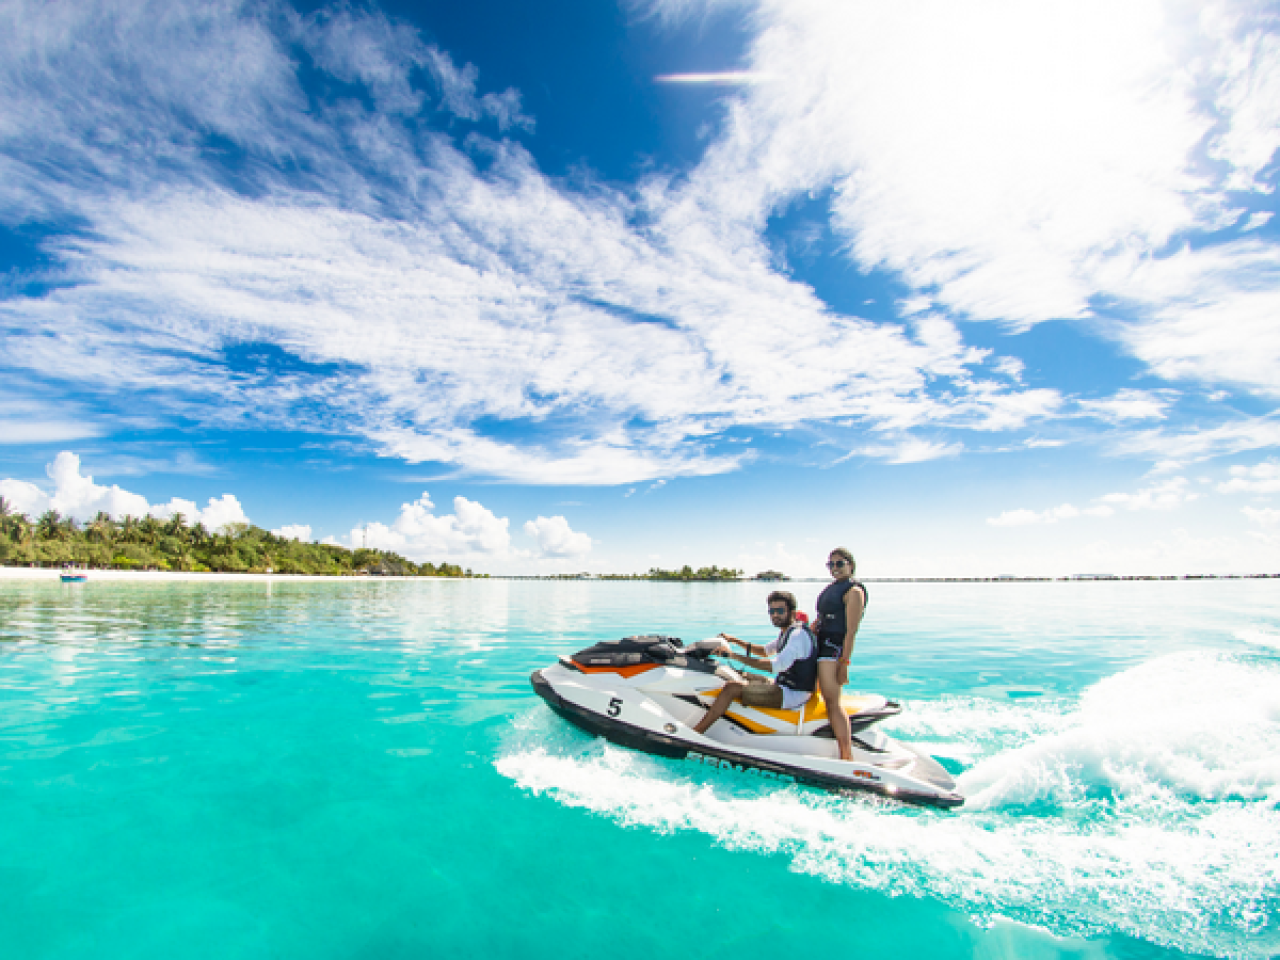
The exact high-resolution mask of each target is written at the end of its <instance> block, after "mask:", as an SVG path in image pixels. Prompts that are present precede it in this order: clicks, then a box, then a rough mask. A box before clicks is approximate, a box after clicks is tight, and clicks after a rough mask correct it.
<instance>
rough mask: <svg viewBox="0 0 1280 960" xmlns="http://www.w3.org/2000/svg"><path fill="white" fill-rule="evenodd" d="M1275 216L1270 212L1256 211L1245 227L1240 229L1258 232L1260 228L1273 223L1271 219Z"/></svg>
mask: <svg viewBox="0 0 1280 960" xmlns="http://www.w3.org/2000/svg"><path fill="white" fill-rule="evenodd" d="M1273 216H1275V214H1274V213H1273V212H1272V211H1270V210H1258V211H1255V212H1254V213H1252V214H1251V215H1250V216H1249V219H1248V220H1247V221H1245V224H1244V226H1243V227H1241V228H1240V229H1241V230H1257V229H1258V228H1259V227H1265V226H1266V225H1267V224H1268V223H1270V222H1271V218H1272V217H1273Z"/></svg>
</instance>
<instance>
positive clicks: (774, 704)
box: [716, 664, 782, 710]
mask: <svg viewBox="0 0 1280 960" xmlns="http://www.w3.org/2000/svg"><path fill="white" fill-rule="evenodd" d="M716 676H717V677H719V678H720V679H721V680H723V681H725V683H743V684H746V689H745V690H743V691H742V693H741V695H739V697H738V699H739V700H740V701H742V702H743V703H744V704H746V705H747V706H748V707H769V708H770V709H773V710H781V709H782V688H781V687H780V686H778V685H777V684H776V683H774V682H772V681H771V680H766V679H765V678H764V677H762V676H760V675H759V674H758V673H745V674H744V673H739V672H738V671H737V670H735V669H733V667H727V666H725V665H724V664H721V665H720V666H718V667H716Z"/></svg>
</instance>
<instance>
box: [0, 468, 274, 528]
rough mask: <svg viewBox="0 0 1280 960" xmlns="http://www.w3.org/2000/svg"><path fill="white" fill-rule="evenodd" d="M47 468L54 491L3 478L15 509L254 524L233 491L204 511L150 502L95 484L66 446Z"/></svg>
mask: <svg viewBox="0 0 1280 960" xmlns="http://www.w3.org/2000/svg"><path fill="white" fill-rule="evenodd" d="M45 472H46V473H47V474H48V476H49V479H50V480H51V481H53V488H52V490H51V491H50V490H46V489H44V488H41V487H39V486H37V485H36V484H34V483H27V482H25V481H23V480H15V479H12V478H9V479H5V480H0V496H3V497H4V498H5V499H6V500H8V501H10V503H12V504H13V506H14V509H16V510H17V511H18V512H20V513H26V514H29V515H30V516H33V517H35V516H38V515H40V514H42V513H44V512H45V511H46V510H56V511H58V512H59V513H61V514H63V515H64V516H71V517H75V518H76V519H78V520H88V519H90V518H92V517H94V516H95V515H97V514H98V513H99V512H102V513H107V514H110V515H111V516H112V517H114V518H115V519H117V520H118V519H120V518H121V517H124V516H133V517H144V516H147V515H148V514H150V515H151V516H153V517H157V518H159V519H162V520H163V519H168V518H170V517H172V516H173V515H174V514H175V513H181V514H182V515H183V516H184V518H185V519H186V521H187V522H188V523H191V524H195V523H203V524H204V525H205V526H206V527H207V528H209V529H210V530H217V529H219V528H220V527H222V526H224V525H225V524H228V523H248V522H249V518H248V517H247V516H246V515H245V512H244V509H243V508H242V507H241V506H240V501H239V500H237V499H236V497H235V495H233V494H230V493H227V494H224V495H223V496H221V497H217V498H214V497H210V498H209V503H208V506H206V507H205V508H204V509H203V510H201V509H200V508H199V507H198V506H197V505H196V504H195V502H194V501H192V500H182V499H179V498H177V497H175V498H174V499H172V500H170V501H169V502H168V503H164V504H154V505H153V504H149V503H148V502H147V499H146V497H143V496H141V495H140V494H136V493H130V492H129V491H128V490H125V489H123V488H122V487H120V486H118V485H116V484H112V485H111V486H109V487H105V486H102V485H100V484H96V483H94V482H93V477H91V476H89V475H87V474H82V473H81V472H80V458H79V457H78V456H77V455H76V454H74V453H71V452H70V451H67V450H64V451H63V452H61V453H59V454H58V455H57V456H56V457H54V459H53V462H52V463H50V464H49V465H48V466H47V467H46V468H45Z"/></svg>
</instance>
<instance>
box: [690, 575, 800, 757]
mask: <svg viewBox="0 0 1280 960" xmlns="http://www.w3.org/2000/svg"><path fill="white" fill-rule="evenodd" d="M769 619H770V620H772V621H773V625H774V626H775V627H777V628H778V631H779V633H778V639H776V640H771V641H770V642H769V643H767V644H765V645H764V646H763V647H761V646H757V645H755V644H752V643H747V642H746V641H744V640H739V639H738V638H737V637H731V636H729V635H728V634H725V633H722V634H720V636H721V637H723V638H724V639H725V640H726V641H728V643H725V644H722V645H721V647H720V650H719V651H717V652H719V653H720V654H721V655H722V656H725V657H731V658H736V659H737V660H738V662H739V663H744V664H746V665H747V666H749V667H755V668H756V669H757V670H768V671H770V672H774V673H776V674H777V679H776V680H774V681H773V682H769V681H765V682H758V683H748V682H747V681H746V680H745V679H744V678H743V677H742V676H741V675H739V674H737V673H735V672H734V671H732V670H728V669H727V668H724V669H725V670H726V672H727V673H728V674H729V675H730V676H731V677H732V678H733V679H731V680H729V681H728V682H727V683H726V684H725V685H724V689H722V690H721V691H720V694H719V696H717V697H716V701H715V703H713V704H711V706H710V707H709V708H708V709H707V713H706V716H704V717H703V718H702V719H701V720H699V721H698V724H697V726H695V727H694V728H693V729H694V730H695V731H696V732H697V733H706V732H707V731H708V730H710V729H711V725H712V724H713V723H715V722H716V721H717V720H719V719H720V718H721V717H723V716H724V712H725V711H726V710H728V709H729V704H731V703H732V702H733V701H734V700H735V699H737V698H739V697H741V698H742V702H743V703H744V704H746V705H747V706H749V707H773V708H775V709H779V708H781V709H784V710H794V709H796V708H797V707H799V706H801V705H803V704H804V703H805V701H807V700H808V699H809V697H811V696H812V695H813V689H814V687H815V686H816V685H817V682H818V645H817V643H815V642H814V639H813V634H812V633H810V632H809V627H808V626H807V625H806V624H804V623H801V622H799V621H798V620H797V619H796V598H795V596H794V595H793V594H790V593H787V592H786V591H783V590H775V591H774V592H773V593H771V594H769ZM729 643H736V644H738V645H739V646H741V647H742V648H743V653H741V654H735V653H734V652H733V650H732V649H731V648H730V647H729ZM717 673H719V671H717ZM753 679H754V678H753Z"/></svg>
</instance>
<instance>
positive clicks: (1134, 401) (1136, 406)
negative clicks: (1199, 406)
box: [1076, 389, 1172, 423]
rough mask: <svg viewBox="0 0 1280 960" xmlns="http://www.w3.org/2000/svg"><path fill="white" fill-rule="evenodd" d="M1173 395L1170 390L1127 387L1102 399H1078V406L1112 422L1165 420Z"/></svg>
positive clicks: (1083, 410) (1092, 415)
mask: <svg viewBox="0 0 1280 960" xmlns="http://www.w3.org/2000/svg"><path fill="white" fill-rule="evenodd" d="M1171 399H1172V397H1171V396H1170V395H1169V392H1168V391H1162V392H1159V393H1156V392H1153V391H1150V390H1132V389H1125V390H1120V391H1118V392H1117V393H1116V394H1115V396H1112V397H1108V398H1106V399H1102V400H1078V401H1076V406H1077V407H1079V408H1080V410H1081V411H1082V412H1083V413H1085V414H1086V415H1088V416H1091V417H1097V418H1099V419H1101V420H1106V421H1108V422H1110V423H1122V422H1125V421H1128V420H1163V419H1164V418H1165V414H1166V411H1167V410H1168V408H1169V404H1170V401H1171Z"/></svg>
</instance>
